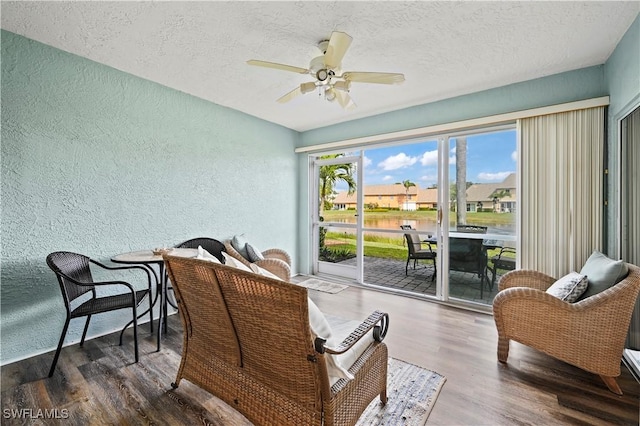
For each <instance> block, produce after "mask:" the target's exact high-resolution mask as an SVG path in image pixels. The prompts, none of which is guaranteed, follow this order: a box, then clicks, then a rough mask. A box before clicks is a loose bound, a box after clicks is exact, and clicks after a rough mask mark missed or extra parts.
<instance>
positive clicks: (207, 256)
mask: <svg viewBox="0 0 640 426" xmlns="http://www.w3.org/2000/svg"><path fill="white" fill-rule="evenodd" d="M196 259H200V260H208V261H209V262H213V263H221V262H220V261H219V260H218V258H217V257H215V256H214V255H212V254H211V253H209V252H208V251H206V250H205V249H203V248H202V246H198V255H197V256H196Z"/></svg>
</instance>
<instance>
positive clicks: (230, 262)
mask: <svg viewBox="0 0 640 426" xmlns="http://www.w3.org/2000/svg"><path fill="white" fill-rule="evenodd" d="M222 256H223V257H224V261H225V262H224V264H225V265H227V266H231V267H232V268H236V269H240V270H241V271H246V272H253V271H252V270H251V269H249V268H248V267H247V265H245V264H244V263H242V262H240V261H239V260H236V259H234V258H233V257H232V256H230V255H228V254H227V253H225V252H222Z"/></svg>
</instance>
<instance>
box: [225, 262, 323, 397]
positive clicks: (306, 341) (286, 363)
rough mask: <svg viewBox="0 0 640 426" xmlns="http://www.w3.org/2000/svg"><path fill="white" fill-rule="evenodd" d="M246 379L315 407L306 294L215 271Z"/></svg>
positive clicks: (265, 280) (273, 282) (274, 283)
mask: <svg viewBox="0 0 640 426" xmlns="http://www.w3.org/2000/svg"><path fill="white" fill-rule="evenodd" d="M214 268H215V269H216V275H217V276H218V280H219V283H220V287H221V289H222V294H223V295H224V298H225V301H226V303H227V307H228V308H229V313H230V315H231V318H232V321H233V324H234V326H235V329H236V333H237V335H238V340H239V341H240V346H241V348H242V365H243V367H244V369H245V370H246V371H247V373H248V374H251V375H252V376H254V377H256V378H257V379H258V380H259V381H262V382H265V383H270V384H271V387H272V388H273V389H274V390H275V391H277V392H278V393H280V394H282V395H286V396H287V397H288V398H290V399H292V400H294V401H296V402H298V403H299V404H301V405H308V406H310V407H313V406H314V405H316V404H317V405H319V404H320V386H321V383H320V382H319V377H318V376H319V372H318V371H319V370H318V366H317V364H316V362H314V360H313V359H310V358H309V357H314V356H315V355H314V349H313V344H312V337H311V332H310V328H309V314H308V305H307V289H306V288H304V287H300V286H296V285H293V284H289V283H285V282H283V281H278V280H273V279H270V278H267V277H263V276H260V275H256V274H251V273H243V272H242V271H238V270H237V269H231V268H228V267H223V266H219V265H214Z"/></svg>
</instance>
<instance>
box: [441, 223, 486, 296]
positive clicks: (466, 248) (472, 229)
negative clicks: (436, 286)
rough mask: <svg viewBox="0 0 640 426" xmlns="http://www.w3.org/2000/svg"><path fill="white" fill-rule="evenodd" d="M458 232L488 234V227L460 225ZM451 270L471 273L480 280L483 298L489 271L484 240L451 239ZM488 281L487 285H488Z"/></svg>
mask: <svg viewBox="0 0 640 426" xmlns="http://www.w3.org/2000/svg"><path fill="white" fill-rule="evenodd" d="M456 230H457V231H458V232H464V233H470V234H486V232H487V227H486V226H475V225H458V226H457V227H456ZM449 270H451V271H459V272H471V273H474V274H476V275H477V276H478V278H480V297H481V298H482V296H483V291H484V281H485V279H486V270H487V252H486V250H485V248H484V247H483V240H482V239H476V238H464V237H450V238H449ZM488 281H489V280H488V279H487V283H488Z"/></svg>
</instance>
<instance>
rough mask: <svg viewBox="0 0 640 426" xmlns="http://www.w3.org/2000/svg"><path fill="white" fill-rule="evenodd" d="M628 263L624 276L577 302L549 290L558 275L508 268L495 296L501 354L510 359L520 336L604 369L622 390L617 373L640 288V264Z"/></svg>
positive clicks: (562, 355)
mask: <svg viewBox="0 0 640 426" xmlns="http://www.w3.org/2000/svg"><path fill="white" fill-rule="evenodd" d="M627 266H628V267H629V274H628V275H627V277H626V278H625V279H624V280H622V281H621V282H619V283H618V284H616V285H614V286H613V287H610V288H609V289H607V290H605V291H603V292H601V293H598V294H595V295H593V296H591V297H588V298H586V299H583V300H581V301H579V302H576V303H567V302H564V301H562V300H560V299H558V298H556V297H554V296H551V295H550V294H547V293H546V292H545V291H546V289H547V288H549V286H551V284H553V283H554V282H555V278H553V277H550V276H548V275H545V274H543V273H540V272H536V271H527V270H517V271H511V272H508V273H506V274H505V275H504V276H503V277H502V279H501V280H500V281H499V288H500V292H499V293H498V294H497V295H496V297H495V299H494V300H493V314H494V320H495V322H496V327H497V329H498V360H499V361H500V362H503V363H506V362H507V357H508V356H509V341H510V340H515V341H516V342H520V343H522V344H524V345H527V346H531V347H533V348H535V349H538V350H540V351H542V352H544V353H546V354H548V355H551V356H552V357H554V358H557V359H559V360H561V361H564V362H567V363H569V364H572V365H574V366H576V367H579V368H581V369H583V370H586V371H589V372H591V373H594V374H598V375H599V376H600V377H601V378H602V380H603V381H604V382H605V384H606V385H607V387H608V388H609V390H611V391H612V392H614V393H617V394H619V395H621V394H622V391H621V389H620V386H619V385H618V383H617V382H616V379H615V378H616V377H618V376H619V375H620V361H621V359H622V353H623V350H624V342H625V339H626V337H627V332H628V330H629V323H630V321H631V314H632V312H633V308H634V305H635V303H636V299H637V297H638V292H639V291H640V268H638V267H637V266H634V265H631V264H627Z"/></svg>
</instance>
